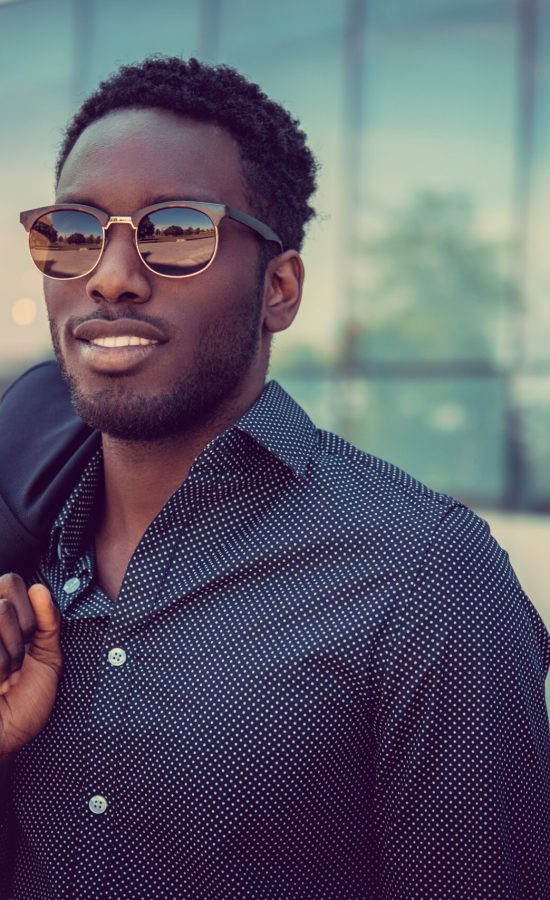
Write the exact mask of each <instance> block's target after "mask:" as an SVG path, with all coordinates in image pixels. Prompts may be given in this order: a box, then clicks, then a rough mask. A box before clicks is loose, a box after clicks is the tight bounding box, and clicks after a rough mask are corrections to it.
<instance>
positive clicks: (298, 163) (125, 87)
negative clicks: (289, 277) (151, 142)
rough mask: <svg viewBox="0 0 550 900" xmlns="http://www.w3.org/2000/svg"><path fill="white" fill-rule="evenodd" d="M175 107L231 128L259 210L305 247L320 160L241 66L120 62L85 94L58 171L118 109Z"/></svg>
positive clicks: (289, 240) (285, 237) (292, 244)
mask: <svg viewBox="0 0 550 900" xmlns="http://www.w3.org/2000/svg"><path fill="white" fill-rule="evenodd" d="M136 107H139V108H150V107H158V108H160V109H166V110H170V111H171V112H174V113H178V114H180V115H182V116H189V117H192V118H194V119H197V120H199V121H203V122H211V123H213V124H215V125H218V126H221V127H223V128H225V129H226V130H227V131H228V132H229V133H230V134H231V136H232V137H233V138H234V140H235V141H236V142H237V144H238V146H239V149H240V153H241V159H242V169H243V172H242V174H243V176H244V179H245V182H246V184H247V187H248V199H249V202H250V205H251V208H252V210H253V211H254V213H255V214H256V215H257V216H258V217H259V218H261V219H264V220H265V221H266V224H269V225H270V226H271V228H273V230H274V231H276V232H277V234H278V235H279V236H280V238H281V240H282V242H283V247H284V249H285V250H287V249H290V248H293V249H296V250H299V249H300V248H301V246H302V243H303V239H304V229H305V226H306V224H307V223H308V222H309V220H310V219H311V218H312V217H313V216H314V215H315V211H314V209H313V208H312V207H311V206H310V204H309V202H308V201H309V198H310V197H311V195H312V194H313V192H314V190H315V178H316V172H317V164H316V161H315V159H314V157H313V154H312V153H311V151H310V150H309V148H308V147H307V145H306V137H305V134H304V132H303V131H302V130H301V129H300V127H299V123H298V121H297V120H296V119H294V118H293V117H292V116H291V115H290V113H288V112H287V110H286V109H284V108H283V107H282V106H280V105H279V104H278V103H275V102H274V101H273V100H270V99H269V98H268V97H267V96H266V94H264V92H263V91H262V90H261V88H260V87H259V86H258V85H257V84H254V83H253V82H250V81H248V80H247V79H246V78H244V76H243V75H241V74H240V73H239V72H237V71H236V69H233V68H232V67H230V66H226V65H217V66H212V65H207V64H206V63H203V62H200V61H199V60H197V59H193V58H192V59H189V60H183V59H180V58H178V57H166V56H149V57H147V58H146V59H144V60H143V61H142V62H140V63H137V64H135V65H125V66H121V68H120V69H118V71H117V72H115V73H114V75H112V76H111V77H110V78H108V79H107V80H106V81H102V82H101V83H100V85H99V87H98V88H97V90H96V91H94V93H93V94H91V95H90V96H89V97H88V99H87V100H85V101H84V103H83V104H82V106H81V107H80V109H79V110H78V112H77V113H76V114H75V116H74V118H73V119H72V120H71V121H70V123H69V125H68V126H67V130H66V131H65V135H64V138H63V142H62V145H61V149H60V151H59V155H58V158H57V164H56V177H57V179H59V176H60V174H61V169H62V168H63V165H64V163H65V160H66V159H67V156H68V155H69V153H70V152H71V150H72V148H73V146H74V145H75V143H76V141H77V139H78V137H79V136H80V135H81V134H82V132H83V131H84V130H85V129H86V128H87V127H88V126H89V125H91V124H92V122H95V121H96V120H97V119H101V118H102V117H103V116H105V115H107V114H108V113H110V112H112V111H114V110H116V109H127V108H136Z"/></svg>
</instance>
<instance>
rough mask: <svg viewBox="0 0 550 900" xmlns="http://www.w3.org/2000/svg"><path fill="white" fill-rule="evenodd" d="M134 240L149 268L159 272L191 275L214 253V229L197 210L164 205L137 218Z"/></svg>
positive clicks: (205, 263)
mask: <svg viewBox="0 0 550 900" xmlns="http://www.w3.org/2000/svg"><path fill="white" fill-rule="evenodd" d="M137 243H138V248H139V252H140V253H141V255H142V257H143V259H144V260H145V262H146V263H147V265H148V266H149V268H151V269H152V270H153V271H154V272H158V274H159V275H175V276H181V275H194V274H195V273H196V272H200V271H201V270H202V269H205V268H206V266H207V265H208V263H209V262H210V260H211V259H212V257H213V255H214V252H215V249H216V230H215V228H214V224H213V222H212V221H211V219H210V218H209V217H208V216H207V215H206V213H203V212H201V211H200V210H198V209H190V208H188V207H182V206H180V207H166V208H165V209H158V210H156V211H155V212H152V213H149V215H147V216H144V217H143V219H141V221H140V223H139V225H138V231H137Z"/></svg>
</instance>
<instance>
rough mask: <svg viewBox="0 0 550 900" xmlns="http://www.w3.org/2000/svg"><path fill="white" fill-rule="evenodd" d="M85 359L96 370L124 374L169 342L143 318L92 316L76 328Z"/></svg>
mask: <svg viewBox="0 0 550 900" xmlns="http://www.w3.org/2000/svg"><path fill="white" fill-rule="evenodd" d="M73 337H74V338H75V340H76V342H77V346H78V347H79V351H80V353H81V357H82V359H83V361H84V362H85V363H86V364H87V365H88V366H89V367H90V368H91V369H92V370H93V371H95V372H98V373H102V374H112V375H123V374H126V373H129V372H131V371H132V370H133V369H135V368H137V367H138V366H140V365H142V364H143V363H144V362H145V361H146V360H147V359H148V358H149V357H150V356H151V355H152V354H155V353H157V352H159V350H160V348H161V346H162V345H163V344H165V343H166V342H167V338H166V336H165V335H164V334H163V333H162V332H161V331H160V329H158V328H157V327H156V326H154V325H151V324H150V323H149V322H143V321H141V320H139V319H136V320H134V319H115V320H114V321H110V320H108V319H92V320H90V321H87V322H82V323H81V324H79V325H77V326H76V328H75V329H74V330H73Z"/></svg>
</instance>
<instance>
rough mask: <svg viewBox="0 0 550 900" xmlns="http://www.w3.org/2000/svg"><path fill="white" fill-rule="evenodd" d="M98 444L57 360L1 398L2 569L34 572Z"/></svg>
mask: <svg viewBox="0 0 550 900" xmlns="http://www.w3.org/2000/svg"><path fill="white" fill-rule="evenodd" d="M98 446H99V434H98V433H97V432H95V431H92V430H91V429H90V428H89V427H88V426H87V425H85V424H84V422H82V420H81V419H79V418H78V416H77V415H76V413H75V411H74V409H73V407H72V405H71V401H70V398H69V392H68V389H67V386H66V384H65V382H64V381H63V378H62V377H61V373H60V371H59V368H58V366H57V364H56V363H55V362H54V361H51V362H45V363H40V364H39V365H37V366H34V367H33V368H32V369H29V370H28V371H27V372H25V374H24V375H22V376H21V377H20V378H18V379H17V381H15V382H14V383H13V384H12V385H11V387H9V388H8V390H7V391H6V393H5V394H4V396H3V398H2V401H1V403H0V573H3V572H10V571H14V572H19V573H20V574H22V575H25V574H30V573H31V572H32V570H33V568H34V566H35V565H36V561H37V559H38V556H39V554H40V552H41V551H42V550H43V549H44V548H45V547H47V541H48V537H49V533H50V529H51V526H52V524H53V522H54V521H55V518H56V516H57V514H58V513H59V511H60V509H61V507H62V506H63V503H64V502H65V500H66V499H67V497H68V496H69V494H70V492H71V490H72V489H73V487H74V486H75V484H76V483H77V481H78V479H79V477H80V475H81V473H82V471H83V469H84V466H85V465H86V463H87V462H88V460H89V459H90V457H91V456H92V454H93V453H94V451H95V450H96V448H97V447H98Z"/></svg>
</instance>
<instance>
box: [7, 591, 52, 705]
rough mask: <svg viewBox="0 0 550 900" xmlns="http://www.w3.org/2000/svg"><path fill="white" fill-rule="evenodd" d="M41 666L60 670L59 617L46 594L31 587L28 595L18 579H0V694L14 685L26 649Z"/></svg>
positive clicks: (48, 595)
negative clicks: (42, 664) (41, 663)
mask: <svg viewBox="0 0 550 900" xmlns="http://www.w3.org/2000/svg"><path fill="white" fill-rule="evenodd" d="M26 647H27V649H28V651H29V653H30V654H31V655H32V656H33V657H34V658H35V659H38V660H39V661H40V662H43V663H45V664H46V665H49V666H51V667H52V668H53V669H55V670H56V671H58V672H59V671H60V670H61V650H60V643H59V616H58V613H57V610H56V609H55V606H54V604H53V602H52V598H51V594H50V592H49V590H48V589H47V588H46V587H44V585H42V584H34V585H32V587H31V588H29V591H28V592H27V589H26V586H25V583H24V581H23V579H22V578H20V577H19V575H13V574H11V575H3V576H1V577H0V694H5V693H6V691H8V690H9V688H10V687H13V686H14V685H15V683H16V682H17V677H18V672H19V670H20V669H21V666H22V665H23V661H24V659H25V648H26Z"/></svg>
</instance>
